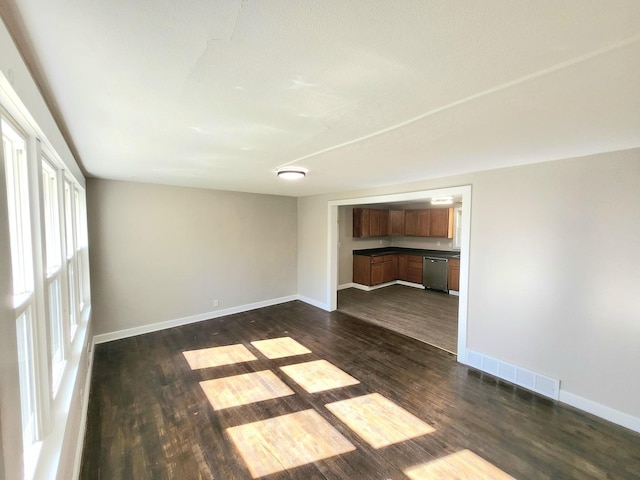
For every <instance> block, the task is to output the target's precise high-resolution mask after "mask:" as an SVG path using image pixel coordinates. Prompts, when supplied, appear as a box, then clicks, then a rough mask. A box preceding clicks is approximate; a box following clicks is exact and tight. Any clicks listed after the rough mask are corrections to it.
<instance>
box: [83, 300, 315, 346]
mask: <svg viewBox="0 0 640 480" xmlns="http://www.w3.org/2000/svg"><path fill="white" fill-rule="evenodd" d="M293 300H301V299H300V298H299V295H288V296H286V297H280V298H273V299H270V300H264V301H262V302H255V303H248V304H245V305H238V306H237V307H231V308H225V309H223V310H216V311H213V312H207V313H200V314H198V315H192V316H190V317H183V318H176V319H174V320H165V321H163V322H158V323H152V324H150V325H142V326H140V327H133V328H126V329H123V330H117V331H115V332H109V333H101V334H99V335H95V336H94V337H93V342H94V344H96V345H97V344H100V343H106V342H112V341H113V340H120V339H123V338H129V337H135V336H136V335H143V334H145V333H151V332H157V331H159V330H165V329H167V328H173V327H179V326H181V325H188V324H190V323H197V322H202V321H204V320H211V319H213V318H219V317H225V316H227V315H233V314H235V313H242V312H248V311H250V310H255V309H257V308H264V307H270V306H271V305H278V304H280V303H286V302H291V301H293ZM302 301H305V300H302ZM306 303H310V302H306ZM321 308H322V307H321Z"/></svg>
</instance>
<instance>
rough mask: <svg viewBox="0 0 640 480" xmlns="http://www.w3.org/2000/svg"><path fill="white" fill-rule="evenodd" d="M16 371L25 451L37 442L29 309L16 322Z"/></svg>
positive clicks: (34, 378) (31, 322) (33, 340)
mask: <svg viewBox="0 0 640 480" xmlns="http://www.w3.org/2000/svg"><path fill="white" fill-rule="evenodd" d="M16 327H17V332H18V369H19V372H20V399H21V403H22V442H23V444H24V446H25V449H27V448H28V447H30V446H31V445H32V444H33V443H34V442H35V441H36V440H37V431H38V430H37V407H36V366H35V357H34V355H33V352H34V344H35V339H34V332H33V321H32V318H31V309H30V308H27V310H25V311H24V312H23V313H22V315H20V316H19V317H18V320H17V325H16Z"/></svg>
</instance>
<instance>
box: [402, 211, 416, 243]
mask: <svg viewBox="0 0 640 480" xmlns="http://www.w3.org/2000/svg"><path fill="white" fill-rule="evenodd" d="M419 214H420V210H407V211H405V212H404V234H405V236H407V237H417V236H418V232H419V221H420V215H419Z"/></svg>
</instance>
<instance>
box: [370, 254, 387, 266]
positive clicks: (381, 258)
mask: <svg viewBox="0 0 640 480" xmlns="http://www.w3.org/2000/svg"><path fill="white" fill-rule="evenodd" d="M384 258H385V256H384V255H380V256H379V257H371V264H372V265H374V264H376V263H384Z"/></svg>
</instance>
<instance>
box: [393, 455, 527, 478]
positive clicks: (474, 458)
mask: <svg viewBox="0 0 640 480" xmlns="http://www.w3.org/2000/svg"><path fill="white" fill-rule="evenodd" d="M404 473H405V475H406V476H407V477H409V478H410V479H411V480H431V479H437V478H447V479H449V478H450V479H467V478H468V479H474V480H483V479H486V480H490V479H491V480H508V479H511V480H514V479H513V477H512V476H510V475H507V474H506V473H505V472H503V471H502V470H500V469H499V468H497V467H495V466H494V465H493V464H491V463H489V462H487V461H486V460H485V459H483V458H481V457H479V456H478V455H476V454H475V453H473V452H472V451H470V450H462V451H460V452H456V453H452V454H451V455H447V456H446V457H442V458H438V459H437V460H433V461H432V462H428V463H423V464H421V465H416V466H415V467H411V468H408V469H406V470H404Z"/></svg>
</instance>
